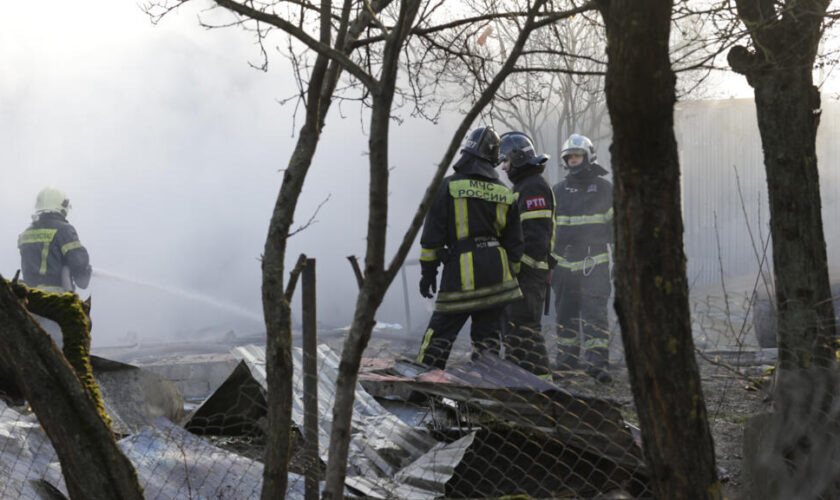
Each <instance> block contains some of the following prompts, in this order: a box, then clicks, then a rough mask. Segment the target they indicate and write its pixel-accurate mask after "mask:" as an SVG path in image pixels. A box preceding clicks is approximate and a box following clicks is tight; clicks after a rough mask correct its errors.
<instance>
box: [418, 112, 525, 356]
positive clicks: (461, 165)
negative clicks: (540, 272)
mask: <svg viewBox="0 0 840 500" xmlns="http://www.w3.org/2000/svg"><path fill="white" fill-rule="evenodd" d="M499 143H500V139H499V136H498V134H496V132H495V131H493V129H492V128H490V127H480V128H477V129H475V130H474V131H472V132H471V133H470V135H469V137H468V138H467V140H466V141H465V143H464V148H463V149H462V150H461V157H460V158H459V159H458V161H457V162H456V163H455V165H454V166H453V168H454V169H455V173H454V174H453V175H451V176H449V177H446V178H445V179H444V180H443V184H442V185H441V188H440V190H438V192H437V195H436V196H435V199H434V201H433V202H432V206H431V208H430V209H429V213H428V214H427V215H426V220H425V223H424V225H423V233H422V235H421V237H420V245H421V247H422V248H421V253H420V266H421V274H422V277H421V279H420V294H421V295H422V296H423V297H426V298H431V297H432V296H433V294H434V293H435V292H437V287H436V283H437V268H438V266H439V265H440V264H441V263H442V264H443V274H442V276H441V280H440V291H439V292H438V294H437V300H436V302H435V311H434V313H433V314H432V317H431V319H430V320H429V326H428V328H427V329H426V333H425V335H424V337H423V342H422V345H421V347H420V354H419V355H418V357H417V361H418V362H419V363H421V364H424V365H426V366H428V367H430V368H440V369H443V368H445V367H446V361H447V359H448V358H449V354H450V351H451V349H452V343H453V342H454V341H455V338H456V337H457V336H458V332H459V331H460V330H461V327H462V326H463V325H464V323H465V322H466V321H467V319H468V318H471V319H472V327H471V330H470V338H471V340H472V345H473V359H475V358H476V357H477V355H478V354H480V353H482V352H484V351H489V352H491V353H494V354H496V355H498V353H499V351H500V345H501V344H500V336H501V332H500V330H501V326H502V324H501V321H502V313H503V311H504V308H505V306H506V305H507V303H509V302H511V301H513V300H516V299H520V298H521V297H522V292H520V290H519V283H518V282H517V280H516V272H517V271H518V269H519V261H520V259H521V258H522V228H521V227H520V223H519V210H518V209H517V207H516V203H515V202H514V195H513V192H512V191H511V190H510V189H508V188H507V187H505V186H504V184H502V183H501V181H499V180H498V178H499V175H498V173H497V172H496V170H495V166H496V164H497V163H498V159H499Z"/></svg>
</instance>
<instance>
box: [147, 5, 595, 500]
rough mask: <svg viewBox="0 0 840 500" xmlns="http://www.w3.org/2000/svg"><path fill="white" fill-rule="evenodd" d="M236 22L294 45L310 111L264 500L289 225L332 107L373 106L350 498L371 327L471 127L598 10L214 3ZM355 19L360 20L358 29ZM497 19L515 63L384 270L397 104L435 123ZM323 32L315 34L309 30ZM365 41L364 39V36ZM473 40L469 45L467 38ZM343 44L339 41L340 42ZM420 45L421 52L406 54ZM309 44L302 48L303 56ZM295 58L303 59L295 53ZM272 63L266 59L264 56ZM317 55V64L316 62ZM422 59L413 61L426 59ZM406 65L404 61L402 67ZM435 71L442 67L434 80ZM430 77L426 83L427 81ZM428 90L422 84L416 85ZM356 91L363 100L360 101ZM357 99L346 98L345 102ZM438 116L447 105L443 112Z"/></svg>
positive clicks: (272, 470) (274, 338)
mask: <svg viewBox="0 0 840 500" xmlns="http://www.w3.org/2000/svg"><path fill="white" fill-rule="evenodd" d="M183 3H185V2H184V1H181V0H176V1H174V2H169V1H166V0H164V1H163V3H152V4H148V5H147V6H146V10H147V12H149V13H150V14H151V15H152V16H153V17H154V18H155V19H156V20H157V19H159V18H160V17H161V16H163V15H165V14H166V13H168V12H170V11H172V10H173V9H175V8H177V7H178V6H180V5H182V4H183ZM216 4H217V5H219V6H222V7H224V8H226V9H228V10H230V11H232V12H234V13H235V14H236V15H237V18H236V20H235V21H233V22H232V23H224V24H221V26H225V25H231V24H234V25H240V26H243V27H245V28H246V29H250V30H252V31H253V32H254V33H255V34H256V36H257V37H258V40H259V41H260V46H261V47H262V46H263V45H262V42H263V41H264V40H265V39H266V37H268V36H269V33H270V32H271V31H272V30H280V31H282V32H284V33H286V34H287V35H288V36H289V38H290V42H289V52H288V53H289V56H290V57H291V59H292V61H293V63H294V64H295V68H296V69H297V70H298V71H297V72H296V75H297V77H298V82H299V85H300V88H301V97H302V98H303V99H304V102H305V106H306V107H305V111H306V118H305V122H304V126H303V128H302V129H301V133H300V135H299V137H298V142H297V145H296V147H295V151H294V153H293V154H292V158H291V160H290V162H289V165H288V168H287V169H286V170H285V173H284V178H283V183H282V185H281V188H280V194H279V196H278V199H277V203H276V205H275V209H274V213H273V215H272V219H271V222H270V225H269V233H268V237H267V240H266V248H265V254H264V255H263V309H264V313H265V320H266V328H267V369H268V384H269V388H270V389H269V427H270V431H269V433H270V436H269V439H268V443H267V447H266V467H265V476H264V481H265V484H264V487H263V498H278V497H281V496H282V495H283V494H284V493H285V487H286V481H287V480H286V470H287V468H288V455H289V431H290V418H289V416H290V407H291V373H292V368H291V356H290V348H291V324H290V307H289V298H290V296H291V288H292V287H293V282H290V284H289V286H287V287H286V289H285V290H284V289H283V262H284V257H285V249H286V241H287V238H288V236H289V235H290V234H291V231H290V230H291V227H292V222H293V217H294V212H295V209H296V204H297V199H298V196H299V194H300V190H301V187H302V184H303V180H304V178H305V176H306V173H307V171H308V168H309V165H310V164H311V161H312V157H313V156H314V153H315V148H316V147H317V144H318V140H319V136H320V132H321V130H322V129H323V127H324V120H325V117H326V112H327V109H328V108H329V105H330V104H331V102H332V101H333V100H335V99H338V98H352V99H356V100H360V101H362V102H363V103H364V104H365V105H366V106H368V107H369V108H370V118H369V120H370V139H369V142H368V146H369V161H370V179H371V181H370V182H371V184H370V192H369V221H368V234H367V251H366V255H365V266H364V278H363V280H362V286H361V289H360V292H359V296H358V299H357V302H356V312H355V315H354V319H353V323H352V326H351V330H350V333H349V335H348V337H347V340H346V342H345V346H344V349H343V351H342V357H341V363H340V365H339V378H338V380H337V388H336V396H335V401H336V403H335V407H334V409H333V426H332V436H331V440H330V452H329V453H330V457H329V465H328V472H327V485H326V490H325V493H324V496H325V497H326V498H331V497H338V496H341V495H342V494H343V493H342V492H343V483H344V477H345V474H346V463H347V450H348V444H349V438H350V416H351V415H352V405H353V397H354V388H355V383H356V380H357V374H358V369H359V363H360V360H361V355H362V352H363V351H364V348H365V346H366V345H367V342H368V340H369V338H370V333H371V330H372V328H373V326H374V323H375V322H374V314H375V312H376V310H377V308H378V306H379V305H380V303H381V301H382V298H383V296H384V294H385V292H386V290H387V288H388V286H389V285H390V283H391V282H392V281H393V278H394V276H395V275H396V273H397V271H398V270H399V269H400V267H401V265H402V263H403V261H404V259H405V256H406V255H407V253H408V251H409V249H410V247H411V245H412V243H413V241H414V239H415V238H416V235H417V232H418V231H419V228H420V226H421V225H422V221H423V217H424V215H425V212H426V210H427V209H428V206H429V204H430V200H431V197H432V195H433V193H434V192H436V191H437V188H438V187H439V185H440V182H441V181H442V178H443V174H444V173H445V171H446V169H447V168H448V166H449V163H450V162H451V160H452V158H453V156H454V155H455V152H456V151H457V147H458V145H459V144H460V142H461V140H462V138H463V137H464V135H465V134H466V132H467V129H468V128H469V126H470V124H471V123H472V121H473V120H474V119H475V118H476V117H477V116H478V114H479V112H480V110H481V109H483V107H484V106H486V105H487V103H488V102H489V101H490V99H491V97H492V95H493V94H494V93H495V92H496V91H497V90H498V88H499V85H500V84H501V82H502V81H503V80H504V78H505V76H506V75H507V74H508V73H510V72H511V71H513V70H514V68H515V63H516V60H517V58H518V56H519V55H520V53H521V51H522V49H523V47H524V45H525V42H526V41H527V39H528V37H529V35H530V33H531V32H533V31H534V30H536V29H538V28H541V27H544V26H548V25H550V24H551V23H553V22H555V21H557V20H558V19H562V18H564V17H568V16H571V15H574V14H576V13H580V12H584V11H586V10H590V9H592V6H591V5H589V4H587V5H585V6H583V7H579V8H575V9H570V10H568V11H561V12H554V11H550V10H548V9H546V7H545V6H546V4H547V2H546V1H545V0H538V1H536V2H534V3H533V4H532V5H530V6H529V8H528V9H527V10H525V11H520V10H515V9H514V10H500V11H494V12H489V13H488V12H479V13H474V12H472V11H470V10H469V9H466V10H465V9H456V11H457V12H456V11H453V10H450V7H449V5H451V4H446V5H445V2H444V1H442V0H436V1H420V0H402V1H399V2H397V1H391V0H379V1H373V2H369V1H367V0H358V1H357V0H345V1H344V2H343V5H342V7H341V8H340V9H338V10H335V9H334V8H333V6H332V3H331V2H329V1H328V0H324V1H322V2H321V3H320V5H316V4H313V3H311V2H306V1H304V2H294V5H288V4H284V3H282V2H277V3H275V2H268V3H260V4H255V3H250V2H247V3H245V2H236V1H233V0H216ZM351 18H354V19H355V20H354V21H350V19H351ZM493 19H507V20H509V21H510V22H519V23H521V24H522V26H523V27H522V29H521V31H520V33H519V34H518V36H517V38H516V41H515V44H514V46H513V48H512V49H511V51H510V54H509V55H508V56H507V57H506V58H503V59H502V60H501V61H500V64H497V65H496V66H495V67H496V68H497V69H498V70H497V71H494V72H492V73H491V76H492V75H495V76H492V78H488V79H487V80H486V81H482V82H477V85H481V86H482V87H483V90H482V91H481V92H479V94H480V97H479V98H478V99H476V100H475V101H474V105H473V106H472V107H471V109H470V111H469V112H467V113H466V116H465V117H464V119H463V121H462V123H461V125H460V126H459V128H458V129H457V131H456V132H455V134H454V135H453V138H452V141H451V142H450V145H449V147H448V149H447V151H446V153H445V154H444V157H443V159H442V161H441V163H440V165H439V167H438V169H437V172H436V173H435V175H434V177H433V179H432V181H431V184H430V186H429V187H428V189H427V190H426V193H425V195H424V199H423V201H422V202H421V205H420V208H419V209H418V211H417V213H416V214H415V216H414V218H413V219H412V221H411V224H410V225H409V228H408V229H407V230H406V233H405V235H404V237H403V240H402V243H401V244H400V247H399V249H398V250H397V252H396V254H395V255H394V256H393V257H392V259H391V261H390V263H389V264H388V266H387V267H386V265H385V239H386V227H387V224H385V223H384V222H385V221H386V220H387V211H388V205H387V189H388V178H389V170H388V132H389V127H390V122H391V120H392V117H393V102H394V97H395V95H399V96H400V97H401V98H404V99H405V100H407V101H409V102H411V103H413V106H414V111H413V112H414V113H415V114H418V115H422V116H429V117H431V118H432V119H434V118H435V114H434V112H433V113H431V115H427V114H428V110H429V109H430V108H434V105H435V104H438V105H440V106H442V104H441V103H439V102H437V101H436V98H435V97H434V95H433V94H432V95H430V91H429V90H428V88H435V87H437V86H440V85H444V84H445V80H446V76H445V75H446V74H447V71H448V70H449V69H450V68H452V67H454V66H457V65H458V64H460V63H465V62H466V63H467V64H477V65H482V64H485V63H486V61H487V60H488V56H487V55H482V54H479V53H477V52H476V51H475V50H473V49H474V47H472V46H471V44H470V42H469V40H474V39H475V37H474V36H471V34H473V31H474V29H475V26H476V24H477V23H481V22H484V21H486V20H493ZM315 28H317V32H318V34H317V35H312V34H309V33H308V30H310V31H311V30H313V29H315ZM362 33H364V34H365V35H366V36H365V37H364V38H360V35H361V34H362ZM464 34H468V35H470V36H464ZM333 35H334V36H333ZM409 40H416V45H414V46H412V45H411V44H409V43H408V42H409ZM301 46H302V47H303V48H301ZM296 51H297V52H296ZM263 54H266V52H265V51H263ZM309 54H315V61H314V63H310V62H308V61H309V59H308V55H309ZM418 56H419V58H416V57H418ZM402 57H405V60H403V59H402ZM401 67H402V68H404V69H405V71H406V74H407V80H408V84H407V88H401V87H400V86H398V78H397V76H398V70H399V69H400V68H401ZM430 67H434V68H435V69H434V70H433V71H432V73H430V72H429V69H428V68H430ZM343 73H344V74H347V75H349V76H348V78H347V82H346V86H345V87H344V88H343V89H342V92H343V93H342V95H341V96H338V95H337V94H336V86H337V84H338V82H339V80H340V79H341V78H342V74H343ZM426 77H427V78H428V79H425V80H424V78H426ZM421 81H422V84H420V83H419V82H421ZM354 92H355V94H354ZM348 95H349V96H350V97H346V96H348ZM437 109H438V110H439V109H440V107H438V108H437Z"/></svg>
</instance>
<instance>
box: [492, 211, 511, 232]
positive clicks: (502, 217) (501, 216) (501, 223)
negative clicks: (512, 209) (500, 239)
mask: <svg viewBox="0 0 840 500" xmlns="http://www.w3.org/2000/svg"><path fill="white" fill-rule="evenodd" d="M508 207H509V205H504V204H502V203H499V204H497V205H496V221H495V222H494V223H493V227H495V228H496V234H497V235H499V236H501V234H502V231H504V229H505V226H506V225H507V213H508Z"/></svg>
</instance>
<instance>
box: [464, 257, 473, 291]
mask: <svg viewBox="0 0 840 500" xmlns="http://www.w3.org/2000/svg"><path fill="white" fill-rule="evenodd" d="M461 290H465V291H470V290H475V274H474V273H473V253H472V252H465V253H462V254H461Z"/></svg>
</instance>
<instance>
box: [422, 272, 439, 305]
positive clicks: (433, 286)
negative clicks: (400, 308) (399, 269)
mask: <svg viewBox="0 0 840 500" xmlns="http://www.w3.org/2000/svg"><path fill="white" fill-rule="evenodd" d="M435 278H436V277H435V276H428V277H427V276H421V277H420V295H422V296H423V297H426V298H427V299H431V298H432V297H434V294H435V292H437V283H436V282H437V280H436V279H435Z"/></svg>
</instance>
